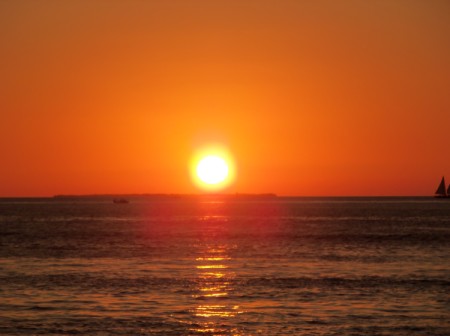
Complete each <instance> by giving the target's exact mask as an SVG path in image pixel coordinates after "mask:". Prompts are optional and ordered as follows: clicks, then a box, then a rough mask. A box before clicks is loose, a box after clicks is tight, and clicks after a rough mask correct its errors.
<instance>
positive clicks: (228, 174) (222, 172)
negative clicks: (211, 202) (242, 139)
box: [191, 146, 235, 191]
mask: <svg viewBox="0 0 450 336" xmlns="http://www.w3.org/2000/svg"><path fill="white" fill-rule="evenodd" d="M234 174H235V169H234V164H233V159H232V157H231V155H230V154H229V152H228V151H227V150H225V149H224V148H223V147H217V146H215V147H209V148H207V149H203V150H200V151H198V152H197V153H196V155H195V157H194V158H193V160H192V162H191V175H192V179H193V181H194V182H195V184H196V185H197V186H198V187H200V188H201V189H204V190H209V191H217V190H221V189H223V188H225V187H227V186H228V185H229V184H230V183H231V182H232V181H233V179H234Z"/></svg>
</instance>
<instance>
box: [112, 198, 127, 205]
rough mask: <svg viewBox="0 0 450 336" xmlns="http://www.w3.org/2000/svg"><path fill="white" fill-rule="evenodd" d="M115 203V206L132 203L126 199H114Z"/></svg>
mask: <svg viewBox="0 0 450 336" xmlns="http://www.w3.org/2000/svg"><path fill="white" fill-rule="evenodd" d="M113 203H115V204H128V203H130V201H128V200H126V199H125V198H114V199H113Z"/></svg>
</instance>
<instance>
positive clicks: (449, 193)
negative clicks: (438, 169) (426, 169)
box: [434, 176, 450, 198]
mask: <svg viewBox="0 0 450 336" xmlns="http://www.w3.org/2000/svg"><path fill="white" fill-rule="evenodd" d="M434 197H436V198H450V185H449V186H448V189H447V190H445V178H444V176H442V180H441V183H440V184H439V187H438V188H437V190H436V192H435V193H434Z"/></svg>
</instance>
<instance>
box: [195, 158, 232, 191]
mask: <svg viewBox="0 0 450 336" xmlns="http://www.w3.org/2000/svg"><path fill="white" fill-rule="evenodd" d="M228 171H229V169H228V165H227V163H226V162H225V160H224V159H222V158H221V157H219V156H215V155H208V156H206V157H204V158H203V159H201V160H200V162H199V163H198V165H197V176H198V178H199V179H200V180H201V181H202V182H205V183H207V184H218V183H220V182H223V181H224V180H225V179H226V178H227V176H228Z"/></svg>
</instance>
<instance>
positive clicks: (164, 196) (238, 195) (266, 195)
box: [51, 193, 278, 199]
mask: <svg viewBox="0 0 450 336" xmlns="http://www.w3.org/2000/svg"><path fill="white" fill-rule="evenodd" d="M277 197H278V196H277V195H276V194H273V193H263V194H241V193H236V194H88V195H54V196H53V197H51V198H54V199H80V198H81V199H86V198H95V199H98V198H102V199H105V198H106V199H109V198H112V199H118V198H121V199H127V198H146V199H179V198H227V199H228V198H239V199H240V198H258V199H259V198H277Z"/></svg>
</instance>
